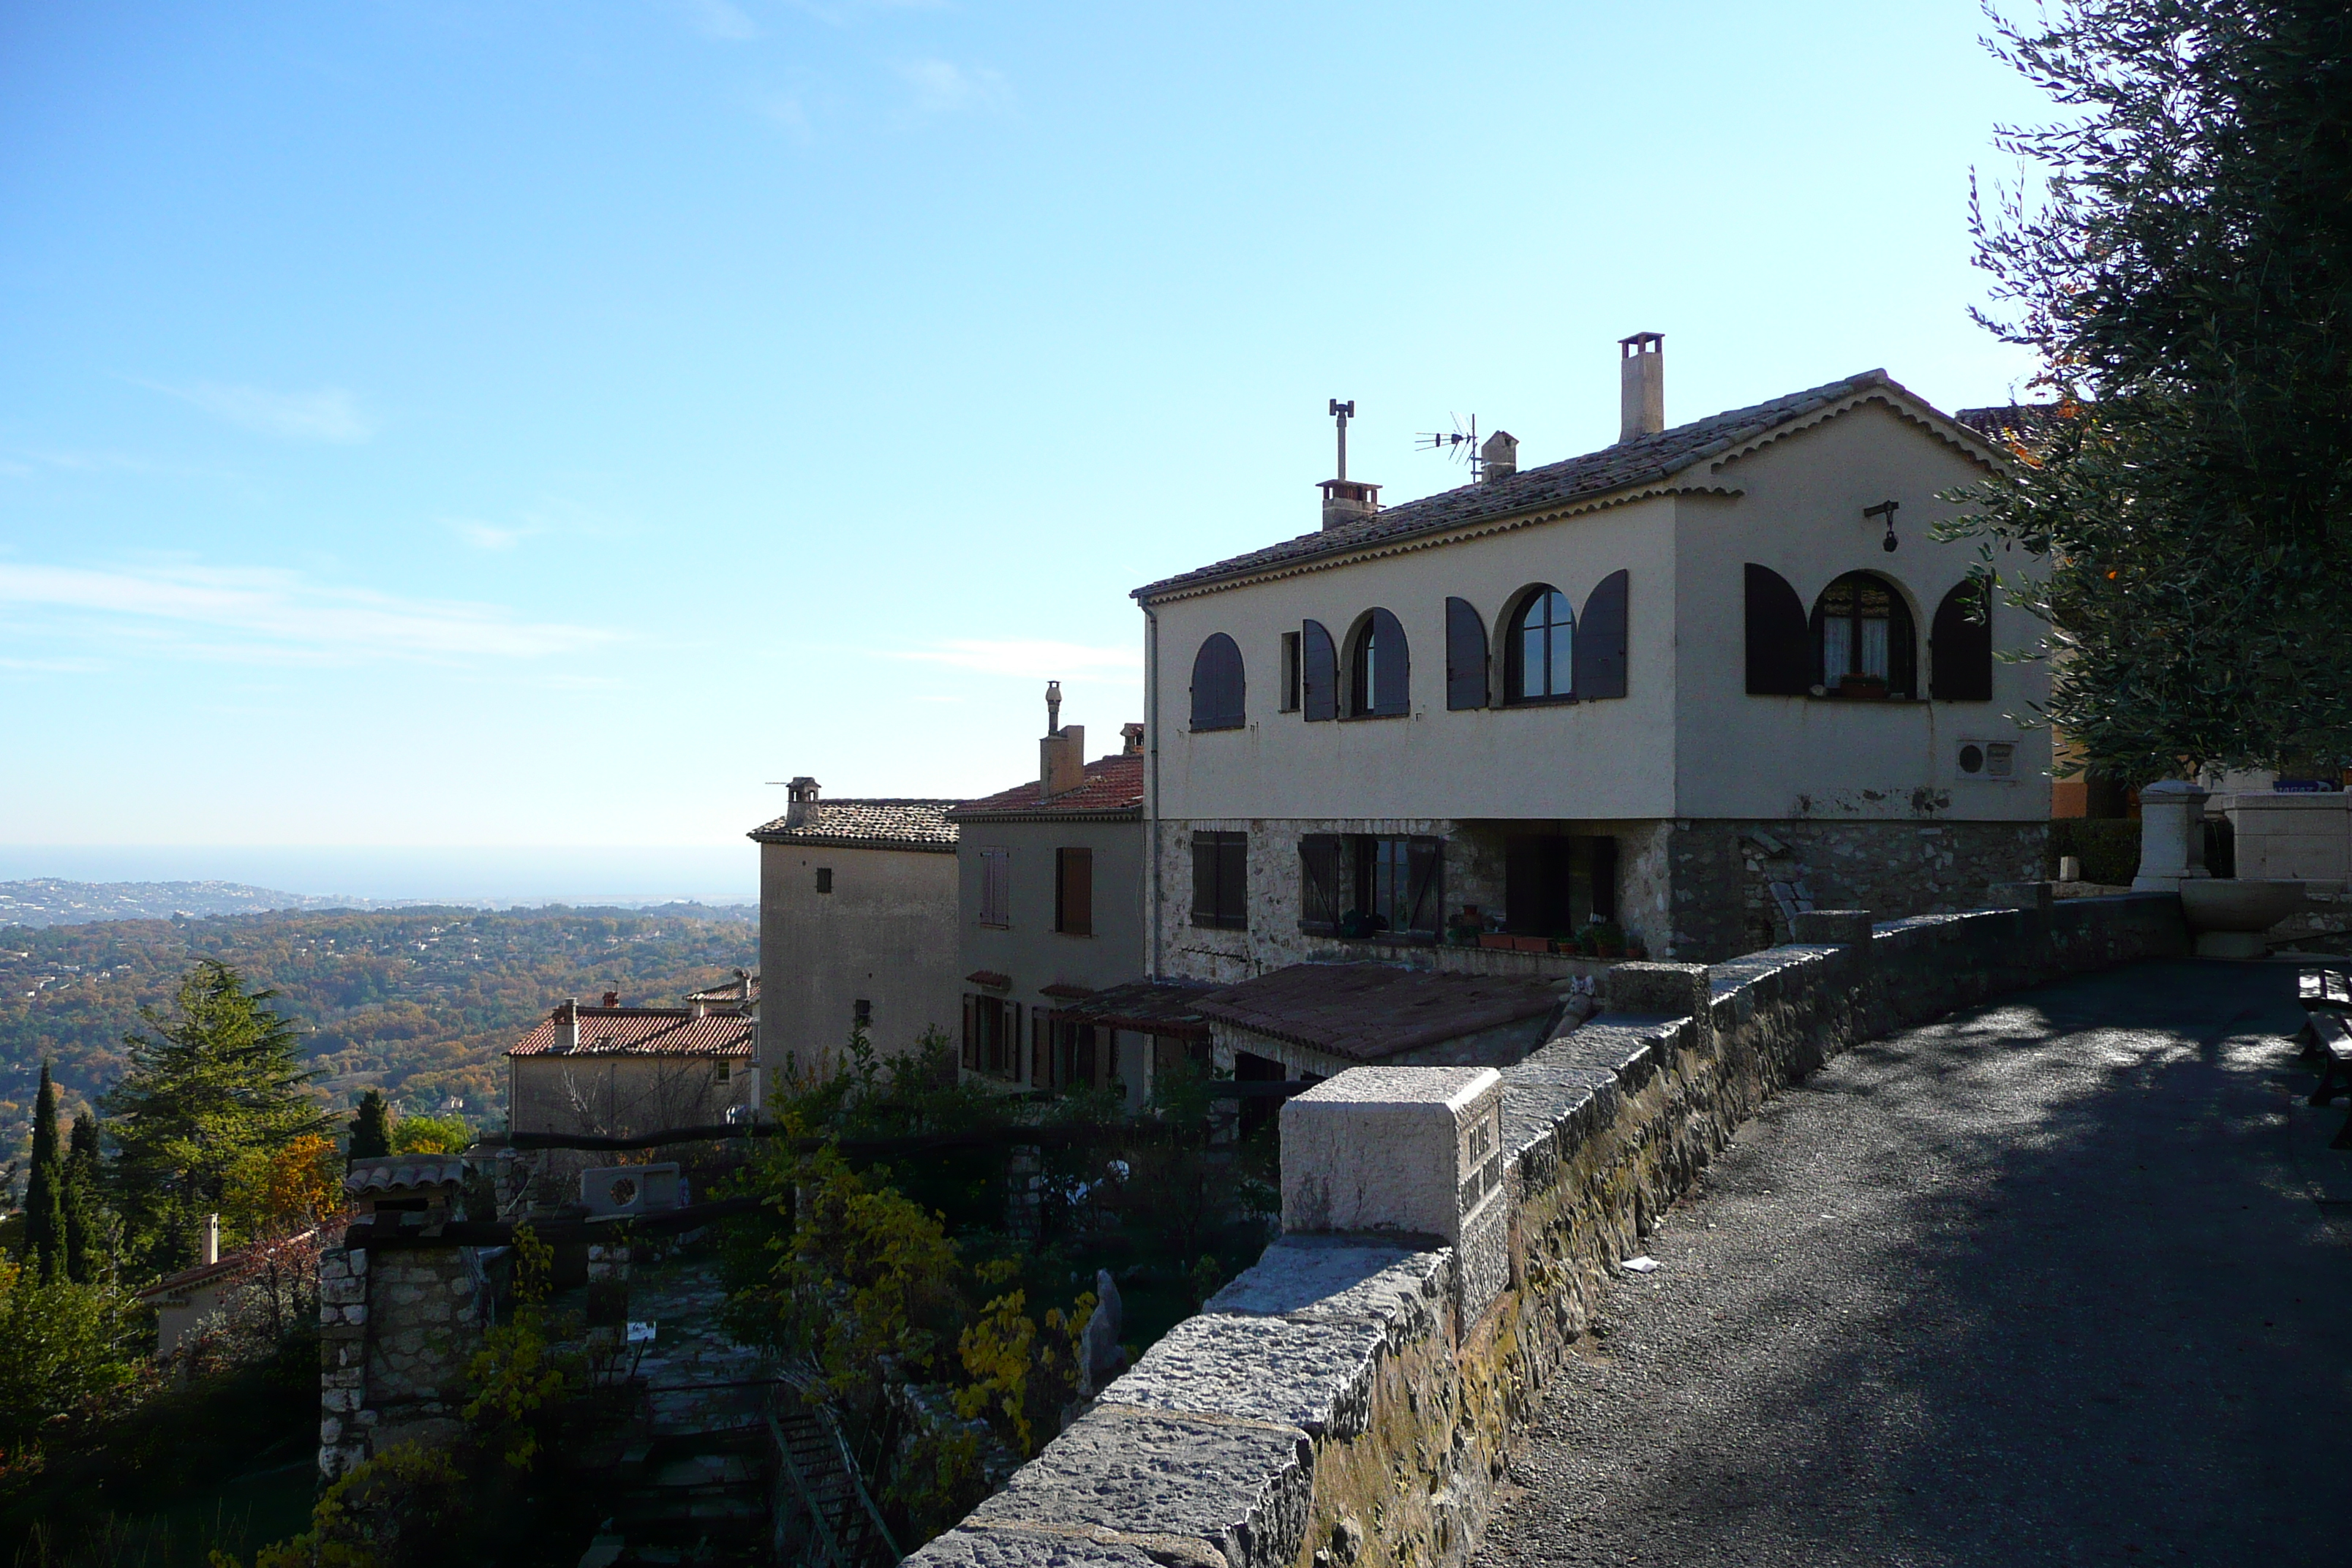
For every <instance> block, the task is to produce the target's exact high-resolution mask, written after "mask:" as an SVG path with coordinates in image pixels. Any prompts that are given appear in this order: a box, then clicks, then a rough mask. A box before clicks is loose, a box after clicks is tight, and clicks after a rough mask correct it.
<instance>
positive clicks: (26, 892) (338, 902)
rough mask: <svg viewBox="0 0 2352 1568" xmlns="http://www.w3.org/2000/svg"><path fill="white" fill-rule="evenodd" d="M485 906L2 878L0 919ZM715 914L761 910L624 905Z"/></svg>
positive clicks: (233, 887)
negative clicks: (20, 880) (6, 880)
mask: <svg viewBox="0 0 2352 1568" xmlns="http://www.w3.org/2000/svg"><path fill="white" fill-rule="evenodd" d="M453 907H454V908H460V909H464V908H484V907H491V906H487V905H472V904H466V903H459V904H457V905H454V906H453V905H448V904H444V903H441V902H438V901H436V900H429V899H361V898H349V897H345V896H343V895H341V894H336V895H333V896H331V897H320V896H319V895H317V894H313V893H282V892H279V891H278V890H277V889H274V888H255V887H249V886H247V884H245V883H243V882H68V881H65V880H63V879H59V878H56V877H36V878H34V879H31V880H29V881H23V882H0V926H10V925H21V926H33V927H47V926H61V925H82V924H87V923H88V922H89V921H138V920H170V919H171V918H172V917H173V916H174V915H248V914H261V913H266V912H268V911H272V910H425V909H444V908H453ZM625 907H628V908H643V909H646V910H649V911H651V912H656V913H677V914H687V915H698V916H704V917H707V918H709V919H713V920H748V921H756V920H758V919H759V918H760V911H759V907H758V906H757V905H755V904H716V905H709V904H693V903H668V904H660V905H648V906H636V905H629V906H625Z"/></svg>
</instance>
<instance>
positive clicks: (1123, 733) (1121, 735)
mask: <svg viewBox="0 0 2352 1568" xmlns="http://www.w3.org/2000/svg"><path fill="white" fill-rule="evenodd" d="M1118 754H1119V755H1120V756H1122V757H1139V756H1141V755H1143V726H1142V725H1140V724H1121V725H1120V726H1119V727H1118Z"/></svg>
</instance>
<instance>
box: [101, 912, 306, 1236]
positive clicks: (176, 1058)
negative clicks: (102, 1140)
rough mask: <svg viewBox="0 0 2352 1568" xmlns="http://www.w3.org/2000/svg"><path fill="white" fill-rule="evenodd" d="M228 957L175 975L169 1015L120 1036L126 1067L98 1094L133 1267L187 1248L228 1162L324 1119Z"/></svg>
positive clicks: (283, 1035)
mask: <svg viewBox="0 0 2352 1568" xmlns="http://www.w3.org/2000/svg"><path fill="white" fill-rule="evenodd" d="M276 996H277V993H276V992H274V991H268V990H261V991H248V990H247V989H246V984H245V979H244V977H243V976H242V975H240V974H238V973H237V972H236V970H234V969H232V968H230V967H229V966H228V965H227V964H225V963H220V962H218V961H217V960H215V959H205V960H203V961H202V962H200V963H198V964H197V965H196V967H195V968H194V969H192V970H190V971H189V972H188V973H187V975H186V977H185V978H184V979H183V980H182V981H181V982H180V990H179V994H178V995H177V997H176V998H174V1002H173V1009H172V1011H171V1013H170V1014H169V1015H164V1014H158V1013H155V1012H152V1011H151V1012H148V1013H147V1014H146V1019H147V1024H148V1028H149V1030H150V1031H151V1032H150V1033H146V1034H138V1035H130V1036H126V1037H124V1043H125V1044H126V1045H128V1046H129V1047H131V1068H130V1070H129V1071H127V1072H126V1073H124V1074H123V1076H122V1079H121V1082H119V1083H117V1084H116V1085H115V1086H114V1088H113V1089H110V1090H109V1091H108V1092H107V1094H106V1096H105V1097H104V1099H103V1100H100V1110H103V1111H105V1112H106V1115H107V1121H108V1126H107V1134H108V1137H109V1138H110V1140H111V1142H112V1143H113V1145H114V1158H113V1159H112V1160H111V1161H110V1162H109V1163H108V1164H107V1166H106V1176H107V1184H108V1186H109V1188H110V1196H111V1197H112V1199H113V1203H114V1208H115V1212H116V1213H118V1214H120V1215H121V1216H122V1225H123V1232H124V1236H125V1239H126V1246H127V1247H129V1248H130V1249H131V1250H132V1251H133V1252H135V1254H136V1258H137V1261H138V1263H139V1265H140V1266H141V1267H142V1268H152V1269H156V1270H159V1271H161V1270H164V1269H169V1268H178V1267H181V1266H183V1265H184V1264H185V1263H186V1262H187V1261H188V1260H189V1259H190V1258H194V1256H195V1251H196V1241H197V1237H198V1235H199V1232H200V1230H201V1227H202V1226H203V1223H204V1216H205V1214H206V1213H208V1212H211V1211H215V1210H217V1209H218V1208H219V1207H220V1206H221V1193H222V1190H223V1188H224V1187H225V1186H226V1184H227V1179H228V1173H229V1170H230V1168H231V1167H232V1166H234V1165H236V1163H237V1162H238V1161H239V1160H241V1159H243V1158H245V1157H246V1156H247V1155H248V1154H251V1153H255V1152H270V1151H273V1150H277V1149H281V1148H284V1147H285V1146H286V1145H287V1144H288V1143H289V1142H292V1141H293V1140H294V1139H297V1138H299V1137H302V1136H304V1135H305V1134H309V1133H316V1132H324V1131H326V1130H327V1129H328V1128H329V1127H330V1126H331V1125H332V1123H331V1121H330V1120H329V1119H328V1118H327V1117H325V1116H323V1115H321V1114H320V1112H319V1110H318V1108H317V1107H316V1106H315V1105H314V1104H313V1103H312V1102H311V1101H310V1099H309V1098H308V1097H307V1096H306V1095H305V1094H304V1093H303V1092H302V1090H303V1086H304V1085H305V1084H306V1083H308V1082H309V1081H310V1079H311V1077H312V1076H313V1075H312V1074H311V1073H310V1072H309V1071H307V1070H306V1069H305V1068H303V1067H302V1065H301V1062H300V1060H299V1058H298V1056H297V1054H296V1053H297V1050H298V1048H299V1037H298V1036H297V1035H296V1034H295V1032H294V1026H293V1025H292V1024H291V1023H289V1021H288V1020H287V1019H286V1018H284V1017H283V1016H280V1015H279V1014H278V1013H277V1012H276V1011H274V1010H273V1009H272V1008H271V1007H270V1006H269V1005H268V1004H269V1003H270V1002H271V1001H272V1000H273V999H274V998H275V997H276Z"/></svg>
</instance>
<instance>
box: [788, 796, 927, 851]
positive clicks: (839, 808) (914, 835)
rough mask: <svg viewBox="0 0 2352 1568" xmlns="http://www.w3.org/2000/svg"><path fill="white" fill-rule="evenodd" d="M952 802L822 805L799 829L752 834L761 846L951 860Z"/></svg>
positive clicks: (811, 808)
mask: <svg viewBox="0 0 2352 1568" xmlns="http://www.w3.org/2000/svg"><path fill="white" fill-rule="evenodd" d="M955 804H956V802H954V801H951V800H820V801H815V802H813V803H811V805H810V806H809V808H808V815H807V816H806V817H805V818H804V819H803V821H802V823H801V825H800V826H797V827H794V826H791V818H790V817H789V816H780V817H778V818H776V820H775V821H773V822H770V823H766V824H763V825H762V826H758V827H755V828H753V829H751V833H750V834H749V835H748V836H747V837H751V838H754V839H756V840H758V841H759V842H760V843H761V844H816V845H831V846H836V847H841V848H845V849H917V850H925V851H929V852H933V853H938V854H952V853H953V852H954V850H955V845H956V829H955V824H954V823H953V822H951V821H950V820H949V818H948V808H949V807H950V806H952V805H955Z"/></svg>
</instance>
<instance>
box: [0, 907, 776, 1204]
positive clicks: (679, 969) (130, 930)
mask: <svg viewBox="0 0 2352 1568" xmlns="http://www.w3.org/2000/svg"><path fill="white" fill-rule="evenodd" d="M758 950H759V940H758V929H757V927H755V926H754V925H752V924H751V922H750V921H745V920H741V919H740V918H734V916H733V912H732V911H721V910H712V909H709V908H707V907H705V906H701V905H675V904H674V905H668V906H666V907H664V908H662V909H658V910H574V909H567V908H564V907H562V906H561V905H557V906H551V907H549V908H545V909H537V910H504V911H499V912H496V913H489V912H485V911H482V910H471V909H460V908H422V909H404V910H376V911H369V912H352V911H347V910H338V911H321V912H308V911H301V910H280V911H276V912H271V913H267V914H253V915H227V916H215V917H210V918H205V919H192V920H145V921H102V922H98V923H92V924H82V925H58V926H51V927H48V928H47V929H45V930H35V929H31V928H27V927H25V926H5V927H0V1163H5V1161H8V1160H12V1159H16V1158H17V1157H19V1156H21V1154H22V1153H23V1152H24V1150H25V1148H26V1141H27V1138H28V1135H29V1133H28V1129H29V1125H30V1119H31V1115H32V1110H33V1095H34V1088H35V1084H36V1080H37V1075H38V1072H39V1068H40V1063H41V1060H42V1058H44V1057H47V1058H51V1059H53V1060H54V1061H55V1062H56V1064H57V1068H56V1071H57V1079H58V1088H59V1090H60V1093H61V1095H62V1098H63V1100H64V1104H65V1108H66V1110H67V1113H68V1115H70V1114H71V1113H72V1112H73V1111H74V1110H79V1108H81V1107H82V1106H84V1105H86V1104H88V1103H89V1101H90V1100H94V1099H95V1098H96V1097H97V1096H98V1095H99V1094H100V1093H102V1092H103V1091H104V1090H105V1089H107V1088H108V1087H109V1086H110V1085H111V1084H112V1083H113V1082H114V1081H115V1080H116V1079H118V1078H120V1077H121V1073H122V1069H123V1067H124V1065H125V1063H126V1061H127V1060H128V1055H127V1053H126V1051H125V1048H124V1047H123V1043H122V1040H123V1037H124V1036H125V1035H126V1034H129V1033H131V1032H133V1031H135V1030H138V1029H139V1028H141V1027H142V1023H141V1017H140V1009H141V1008H142V1006H146V1007H155V1008H163V1007H164V1006H165V1005H167V1004H168V1003H169V1001H170V999H171V996H172V994H173V991H174V990H175V989H176V987H177V986H178V985H179V984H180V981H181V978H182V977H183V976H184V974H186V973H187V972H188V970H189V968H190V966H191V965H193V964H194V963H196V961H198V960H200V959H207V958H209V959H217V960H219V961H220V962H222V963H226V964H228V965H230V966H231V967H233V968H235V969H236V970H237V971H239V972H240V973H242V974H243V975H244V976H245V977H246V979H247V981H248V982H250V983H251V984H254V985H257V986H268V987H270V988H272V989H275V990H276V991H278V993H279V994H280V997H281V999H280V1000H279V1001H278V1003H277V1004H276V1006H277V1007H278V1011H280V1012H282V1013H283V1014H285V1015H286V1016H288V1017H289V1018H291V1019H293V1020H294V1021H295V1022H296V1023H297V1025H298V1026H299V1027H300V1028H301V1030H302V1031H303V1056H304V1058H305V1060H306V1061H308V1062H309V1063H310V1065H312V1066H314V1067H316V1068H319V1069H320V1072H321V1073H322V1074H323V1075H324V1076H323V1077H322V1078H321V1079H320V1082H319V1084H318V1085H317V1086H316V1091H317V1092H318V1093H320V1095H321V1096H322V1097H323V1099H324V1100H326V1102H327V1103H328V1104H330V1105H331V1107H333V1108H334V1109H336V1110H343V1109H347V1108H348V1107H349V1106H350V1105H351V1104H352V1100H354V1099H355V1098H356V1097H357V1096H358V1094H359V1093H360V1092H361V1091H362V1089H366V1088H369V1087H380V1088H382V1089H383V1090H384V1092H385V1093H386V1094H387V1095H388V1096H389V1097H390V1098H391V1099H392V1100H394V1102H395V1103H396V1104H398V1105H399V1106H401V1107H402V1108H403V1109H404V1110H420V1111H430V1110H435V1109H436V1108H439V1107H441V1106H443V1105H444V1104H446V1102H447V1101H449V1100H462V1101H464V1105H463V1107H462V1108H461V1109H462V1113H463V1114H464V1115H465V1116H466V1118H467V1120H469V1121H473V1122H475V1123H477V1124H481V1123H485V1122H496V1121H499V1119H500V1118H502V1117H503V1116H504V1114H505V1092H506V1086H505V1074H504V1071H503V1067H504V1063H503V1061H502V1059H501V1053H503V1052H504V1051H505V1050H506V1049H507V1047H509V1046H511V1045H512V1044H514V1042H515V1041H516V1039H518V1038H519V1037H520V1036H521V1035H522V1034H523V1033H524V1032H525V1031H526V1030H528V1029H529V1028H530V1027H531V1026H532V1025H533V1024H535V1023H536V1022H537V1021H538V1020H539V1019H540V1018H541V1016H544V1015H545V1013H546V1011H547V1009H548V1008H550V1007H551V1006H553V1005H555V1004H556V1003H558V1002H560V1001H562V999H563V998H565V997H566V996H578V997H581V998H583V999H585V1000H593V999H594V998H595V997H597V996H599V995H600V994H603V993H604V992H606V991H617V992H619V993H620V994H621V997H622V1000H623V1001H625V1002H628V1003H633V1004H644V1005H676V1004H677V1002H678V1001H679V1000H680V999H681V998H682V997H683V996H684V995H685V994H687V993H688V992H689V991H695V990H699V989H701V988H703V987H705V986H709V985H715V984H720V983H721V982H724V981H726V980H729V979H730V978H732V976H733V973H734V971H735V970H737V969H739V968H741V969H749V968H751V967H753V965H754V964H755V963H756V961H757V954H758Z"/></svg>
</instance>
